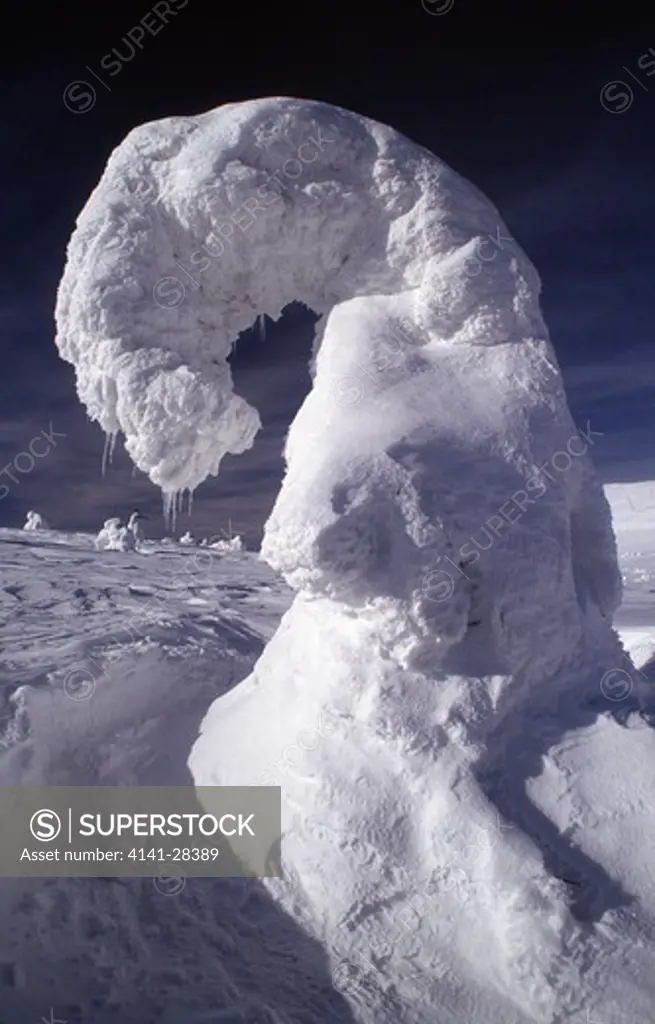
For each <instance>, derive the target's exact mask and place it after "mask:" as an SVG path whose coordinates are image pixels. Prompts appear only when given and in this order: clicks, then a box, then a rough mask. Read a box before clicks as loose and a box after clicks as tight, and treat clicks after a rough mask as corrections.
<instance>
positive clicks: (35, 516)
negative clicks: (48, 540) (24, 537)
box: [23, 511, 48, 530]
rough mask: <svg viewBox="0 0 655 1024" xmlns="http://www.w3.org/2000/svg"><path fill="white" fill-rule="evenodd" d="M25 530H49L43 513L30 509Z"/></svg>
mask: <svg viewBox="0 0 655 1024" xmlns="http://www.w3.org/2000/svg"><path fill="white" fill-rule="evenodd" d="M23 529H24V530H47V529H48V524H47V523H46V521H45V519H44V518H43V516H42V515H40V514H39V513H38V512H33V511H30V512H28V513H27V519H26V520H25V525H24V526H23Z"/></svg>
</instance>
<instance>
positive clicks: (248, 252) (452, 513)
mask: <svg viewBox="0 0 655 1024" xmlns="http://www.w3.org/2000/svg"><path fill="white" fill-rule="evenodd" d="M292 168H293V174H292V173H291V170H292ZM298 168H300V170H299V171H298ZM296 171H298V174H296ZM276 175H277V177H276ZM294 176H295V177H294ZM272 182H277V185H278V188H277V189H276V187H275V185H274V184H272ZM144 195H145V199H144ZM253 199H258V200H259V203H260V208H256V207H255V205H253V202H252V201H251V200H253ZM244 210H245V211H246V212H249V213H250V222H248V221H246V220H245V215H244V212H243V211H244ZM237 222H240V223H241V227H239V225H238V223H237ZM246 223H247V224H248V226H247V227H245V225H246ZM201 268H202V269H201ZM183 274H186V275H187V277H188V278H189V280H186V278H184V279H183V278H182V277H181V275H183ZM189 281H191V283H189ZM294 300H296V301H301V302H303V303H305V304H306V305H307V306H309V307H310V308H311V309H313V310H314V311H316V312H317V313H318V314H319V315H320V319H319V323H318V328H317V333H316V339H315V344H314V351H313V357H312V368H313V387H312V390H311V392H310V394H309V395H308V396H307V398H306V400H305V402H304V404H303V406H302V407H301V409H300V411H299V413H298V415H297V417H296V419H295V420H294V422H293V424H292V426H291V429H290V431H289V435H288V439H287V443H286V448H285V457H286V461H287V473H286V476H285V479H284V482H283V485H282V489H281V491H280V494H279V496H278V499H277V502H276V505H275V508H274V510H273V512H272V515H271V517H270V519H269V521H268V523H267V526H266V531H265V537H264V543H263V547H262V553H263V555H264V557H265V558H266V559H267V560H268V562H269V563H270V564H271V566H273V567H274V568H275V569H277V570H279V571H280V572H281V573H282V574H283V575H284V577H285V578H286V580H287V582H288V583H289V584H290V586H291V587H292V588H293V589H294V590H295V591H296V592H297V596H296V598H295V600H294V602H293V604H292V605H291V607H290V608H289V610H288V611H287V612H286V613H285V615H284V617H283V619H282V622H281V624H280V626H279V629H278V630H277V632H276V634H275V635H274V636H273V638H272V639H271V640H270V642H269V644H268V646H267V647H266V649H265V650H264V652H263V654H262V656H261V657H260V659H259V660H258V662H257V664H256V665H255V667H254V669H253V671H252V674H251V675H250V676H249V678H248V679H247V680H246V681H245V682H243V683H241V685H240V686H238V687H236V688H235V689H233V690H231V691H230V693H228V694H226V695H224V696H221V697H220V698H219V700H217V701H216V702H215V704H214V705H213V706H212V707H211V709H210V711H209V713H208V714H207V716H206V717H205V720H204V722H203V725H202V731H201V735H200V738H199V739H198V740H197V742H196V743H195V745H194V747H193V750H192V753H191V758H190V762H189V764H190V768H191V771H192V773H193V777H194V779H195V781H196V783H197V784H200V785H211V784H233V785H236V784H238V785H248V784H251V785H255V784H261V783H262V782H268V783H269V784H282V786H283V826H284V832H285V840H284V843H285V845H284V860H285V869H286V872H287V877H286V880H285V881H284V882H277V881H271V882H270V883H268V884H269V888H270V891H271V892H272V893H273V894H274V896H275V898H276V900H277V901H278V903H279V905H280V906H282V907H284V908H285V910H286V911H287V912H288V914H289V915H290V916H291V917H292V918H293V919H294V920H296V921H298V922H300V923H301V925H302V927H303V929H304V930H305V931H306V933H307V934H309V935H312V936H313V937H314V938H315V939H316V940H317V941H318V942H319V943H320V944H321V946H322V948H324V949H326V950H328V951H329V955H330V957H331V960H332V963H333V971H334V973H333V983H334V985H335V986H336V987H342V988H344V989H346V990H347V993H346V994H347V998H348V1000H349V1004H350V1006H351V1008H352V1012H353V1014H354V1017H355V1019H357V1020H359V1021H366V1022H368V1021H370V1022H375V1024H384V1022H386V1021H389V1022H391V1021H393V1022H394V1024H399V1022H402V1024H409V1022H414V1021H417V1022H418V1021H422V1022H423V1021H425V1020H431V1019H436V1017H435V1016H434V1014H435V1012H436V1011H435V1008H438V1015H439V1016H438V1019H439V1021H440V1022H441V1024H450V1022H451V1021H452V1022H453V1024H454V1022H455V1021H459V1020H461V1014H462V1012H464V1013H468V1015H469V1019H470V1020H473V1021H475V1022H476V1024H478V1022H480V1024H484V1022H494V1024H495V1022H496V1021H498V1022H500V1021H503V1022H504V1024H508V1022H516V1024H519V1022H528V1021H530V1022H539V1024H542V1022H543V1024H546V1022H549V1024H551V1022H552V1024H556V1022H557V1024H559V1022H560V1021H563V1020H569V1021H575V1022H580V1024H581V1022H582V1021H586V1022H587V1024H589V1022H590V1016H589V1015H590V1013H596V1012H598V1013H600V1014H601V1017H602V1018H603V1020H602V1024H609V1022H613V1021H616V1022H618V1021H623V1020H624V1019H626V1018H625V1017H624V1008H625V1006H626V1005H629V1006H630V1013H631V1014H632V1016H631V1017H630V1018H629V1019H634V1020H641V1019H644V1020H646V1019H647V1017H646V1014H647V1012H649V1011H648V1007H649V1006H650V1005H652V1003H653V1001H654V1000H655V983H654V982H653V981H652V977H654V976H655V975H653V974H652V952H650V951H649V946H648V943H649V941H650V940H651V939H652V936H650V923H649V921H650V919H649V918H648V919H647V920H641V921H640V922H638V923H634V922H632V923H631V924H630V925H628V924H626V923H625V921H623V920H622V919H620V917H619V916H617V915H619V913H620V910H619V909H617V908H622V907H623V906H624V905H625V900H624V902H622V900H623V898H624V896H625V893H624V891H623V889H621V885H618V892H616V891H614V890H612V888H611V886H610V885H609V883H607V880H606V874H607V872H608V871H609V867H602V870H601V868H597V869H593V870H592V869H591V868H590V867H589V864H590V862H591V860H592V859H593V862H594V864H596V865H598V864H600V865H603V864H605V862H607V864H608V865H609V864H612V863H614V860H615V851H614V852H612V849H611V848H610V847H611V843H610V844H609V845H608V842H607V841H604V840H603V838H602V836H601V837H600V839H599V840H598V842H597V843H596V844H595V845H593V847H592V846H589V847H588V848H587V849H585V850H584V857H585V858H586V859H584V858H583V859H582V860H581V859H580V858H578V859H577V860H576V858H575V857H574V856H573V855H572V854H571V853H570V850H568V848H567V846H566V844H563V843H562V842H561V839H558V838H557V837H556V835H555V833H554V831H553V827H552V825H551V826H550V830H549V828H548V827H546V826H545V825H543V821H542V819H543V817H544V816H545V811H544V810H542V809H540V806H539V801H538V800H537V796H536V795H535V796H534V797H532V796H531V794H530V791H529V781H530V780H531V779H533V778H540V777H541V776H542V768H543V765H542V760H543V757H544V756H545V755H546V754H547V752H548V750H549V749H550V747H552V746H553V744H554V743H555V742H556V740H558V739H560V738H562V736H563V735H564V734H565V733H566V731H567V729H568V728H578V727H579V726H580V719H581V718H582V719H584V718H585V716H588V717H589V719H590V720H593V717H594V714H598V713H599V712H598V711H597V710H596V711H594V709H595V708H597V706H598V703H599V702H600V704H601V705H602V703H603V701H605V705H607V704H608V701H610V702H611V697H610V698H608V697H607V693H606V691H607V690H608V688H609V684H608V682H607V680H608V679H613V678H614V677H608V673H611V672H616V671H619V670H621V671H627V672H633V671H634V666H633V665H632V663H631V661H630V660H629V658H628V657H627V655H626V654H625V652H624V651H623V648H622V646H621V643H620V641H619V639H618V637H617V635H616V633H615V632H614V630H613V628H612V617H613V615H614V613H615V611H616V609H617V608H618V606H619V604H620V600H621V579H620V574H619V571H618V566H617V559H616V545H615V541H614V535H613V532H612V527H611V519H610V511H609V506H608V504H607V501H606V499H605V497H604V495H603V492H602V489H601V488H600V485H599V484H598V482H597V480H596V477H595V475H594V472H593V468H592V465H591V461H590V458H589V452H590V451H591V449H592V448H593V444H594V439H593V431H592V429H591V427H590V426H589V425H588V424H587V425H580V426H576V425H575V424H574V423H573V422H572V419H571V416H570V414H569V411H568V408H567V404H566V398H565V394H564V389H563V386H562V382H561V378H560V374H559V369H558V366H557V362H556V359H555V356H554V353H553V349H552V346H551V344H550V341H549V338H548V332H547V329H546V326H545V324H544V322H543V319H542V316H541V312H540V308H539V301H538V300H539V279H538V276H537V273H536V271H535V270H534V268H533V267H532V265H531V263H530V262H529V260H528V259H527V257H526V256H525V254H524V253H523V252H522V250H521V249H520V247H519V246H518V245H517V244H516V242H515V241H514V240H513V239H511V238H510V237H509V235H508V232H507V229H506V228H505V226H504V225H503V223H502V221H501V219H500V218H499V216H498V213H497V211H496V210H495V209H494V208H493V206H492V205H491V204H490V203H489V202H488V201H487V200H486V199H485V198H484V197H483V196H481V195H480V193H479V192H478V191H477V190H476V189H475V188H474V187H473V186H472V185H470V184H469V183H468V182H466V181H464V180H463V179H462V178H461V177H459V176H458V175H456V174H455V173H454V172H453V171H452V170H450V169H449V168H448V167H447V166H446V165H444V164H443V163H442V162H441V161H439V160H438V159H437V158H436V157H434V156H433V155H432V154H430V153H428V152H427V151H426V150H424V149H421V148H420V147H418V146H416V145H414V144H413V143H411V142H410V141H409V140H407V139H405V138H404V137H402V136H400V135H399V134H398V133H396V132H394V131H393V130H392V129H391V128H388V127H385V126H382V125H379V124H376V123H374V122H372V121H370V120H367V119H365V118H362V117H359V116H357V115H355V114H351V113H349V112H347V111H343V110H339V109H336V108H332V107H327V106H325V105H323V104H318V103H314V102H310V101H304V100H302V101H301V100H291V99H271V100H259V101H253V102H251V103H243V104H233V105H228V106H226V107H221V108H219V109H218V110H215V111H210V112H208V113H207V114H203V115H200V116H197V117H192V118H173V119H169V120H165V121H160V122H156V123H153V124H149V125H144V126H141V127H140V128H138V129H136V130H135V131H133V132H132V133H131V134H130V135H129V136H128V137H127V139H126V140H125V142H124V143H123V144H122V145H121V146H119V147H118V149H117V150H116V151H115V152H114V154H112V157H111V159H110V161H109V163H108V166H107V169H106V171H105V173H104V175H103V178H102V180H101V182H100V184H99V185H98V187H97V189H96V190H95V192H94V193H93V194H92V196H91V198H90V200H89V202H88V204H87V206H86V207H85V209H84V211H83V212H82V214H81V215H80V218H79V220H78V226H77V229H76V231H75V234H74V235H73V238H72V239H71V243H70V246H69V252H68V263H67V267H66V271H65V274H64V277H63V280H62V283H61V286H60V291H59V297H58V304H57V323H58V345H59V348H60V351H61V354H62V356H63V357H64V358H65V359H68V360H69V361H70V362H72V363H73V364H74V365H75V368H76V373H77V382H78V391H79V394H80V397H81V399H82V401H83V402H84V403H85V404H86V406H87V409H88V411H89V414H90V415H91V417H92V418H94V419H96V420H98V421H99V422H100V424H101V425H102V426H103V428H104V429H105V430H106V431H107V432H108V433H109V434H112V435H115V434H116V433H117V432H118V431H122V432H123V433H124V434H125V437H126V446H127V449H128V451H129V452H130V454H131V456H132V458H133V459H134V461H135V463H136V464H137V465H138V466H139V467H140V468H141V469H143V470H145V471H146V472H147V473H148V474H149V475H150V477H151V479H152V480H153V481H154V482H156V483H157V484H159V485H160V486H161V487H162V489H163V491H164V493H165V494H166V495H168V497H169V500H170V502H171V503H172V504H174V501H175V496H176V495H177V494H178V493H179V492H181V491H183V490H185V489H187V490H192V489H193V488H195V487H197V486H198V485H199V484H200V483H201V482H202V481H203V480H204V479H206V477H207V476H208V475H211V474H216V473H218V471H219V467H220V463H221V460H222V458H223V457H224V455H225V454H227V453H228V452H229V453H233V454H238V453H239V452H241V451H244V450H246V449H247V448H248V447H249V446H250V445H251V444H252V443H253V442H254V439H255V436H256V433H257V430H258V427H259V415H258V413H257V411H256V410H254V409H252V408H251V407H250V406H249V405H248V404H247V403H246V402H245V401H244V400H243V399H242V398H241V397H239V396H238V395H236V394H235V393H234V389H233V386H232V380H231V374H230V368H229V363H228V356H229V353H230V350H231V347H232V345H233V344H234V342H235V341H236V339H237V337H238V335H239V333H240V332H241V331H243V330H244V329H245V328H248V327H250V326H251V325H252V324H253V323H254V322H255V321H256V319H257V318H258V317H259V316H261V315H268V316H271V317H272V318H278V317H279V316H280V315H281V313H282V311H283V309H284V308H285V307H286V306H287V305H288V304H289V303H290V302H291V301H294ZM624 666H627V668H624ZM603 681H605V688H603ZM636 689H638V690H639V692H640V693H641V692H642V691H643V686H640V687H637V688H636ZM613 692H614V691H613ZM608 728H610V726H608ZM618 728H619V727H618V726H616V725H615V724H612V725H611V729H612V730H615V729H618ZM612 735H617V736H618V735H619V734H618V733H614V732H613V733H612ZM650 735H651V733H650V731H649V732H648V733H647V734H645V735H644V737H643V738H642V739H643V743H644V744H645V745H646V747H648V746H649V744H650V743H651V741H650V740H649V738H648V737H649V736H650ZM617 743H618V744H619V747H621V746H622V744H623V745H624V743H625V738H624V737H623V736H621V737H620V739H617ZM603 745H604V741H603V742H601V746H603ZM619 747H617V750H618V749H619ZM594 756H595V755H594ZM561 771H564V769H561ZM565 774H566V778H567V779H568V778H570V775H569V773H568V772H566V773H565ZM537 785H538V784H537ZM535 792H536V791H535ZM595 797H596V798H598V797H599V798H602V797H603V794H602V793H595ZM542 802H543V801H542ZM544 806H545V805H544ZM606 812H607V813H608V814H609V815H610V816H612V815H613V809H612V808H611V806H607V807H606ZM599 813H601V812H600V811H599ZM481 837H483V838H481ZM581 842H582V840H581ZM571 859H573V860H576V864H577V865H578V866H579V867H580V866H581V865H582V864H583V863H584V864H585V865H586V870H587V875H586V877H585V879H584V881H583V882H581V883H579V884H580V885H582V886H583V887H584V897H581V898H580V899H579V900H577V902H576V900H574V899H572V897H571V891H570V890H571V880H570V879H568V880H567V879H566V877H565V876H564V871H565V870H566V865H567V863H568V862H569V861H570V860H571ZM563 864H564V867H563V866H562V865H563ZM604 872H605V874H604ZM583 874H584V872H583ZM644 877H645V876H643V874H641V875H635V874H632V875H630V876H629V877H628V876H627V875H625V877H624V878H623V881H622V883H621V884H623V885H624V886H626V887H627V886H628V884H632V885H634V886H637V885H642V884H644ZM617 884H618V883H617ZM615 888H616V887H615ZM612 892H614V897H613V898H610V896H609V895H608V894H609V893H612ZM418 902H420V907H419V906H418V905H417V903H418ZM428 905H432V906H433V907H434V906H437V907H438V912H434V913H425V909H424V908H425V907H426V906H428ZM421 908H423V913H421ZM389 914H392V916H393V917H394V920H397V919H398V918H399V916H400V915H404V917H403V918H402V920H406V919H407V918H411V920H412V921H413V922H414V924H415V927H413V928H410V929H406V931H407V935H405V934H404V933H402V942H401V940H400V939H399V938H398V934H396V933H393V934H394V937H393V939H391V938H390V934H391V933H390V929H389V919H388V918H389ZM412 915H415V916H412ZM416 922H418V923H416ZM630 929H632V931H631V930H630ZM399 946H401V947H402V953H401V958H400V960H398V959H395V960H394V967H393V969H390V970H389V971H388V972H385V971H384V970H383V967H384V965H385V964H386V963H388V962H389V960H390V958H391V957H393V955H394V954H398V953H399ZM362 957H365V958H366V960H367V962H368V963H369V964H372V965H373V970H375V971H377V972H378V974H379V975H380V978H378V977H377V976H375V983H373V982H372V981H371V977H372V976H371V974H370V970H369V969H362V966H361V963H362V959H361V958H362ZM426 1014H427V1016H426Z"/></svg>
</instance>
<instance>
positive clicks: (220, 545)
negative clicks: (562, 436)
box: [209, 537, 243, 555]
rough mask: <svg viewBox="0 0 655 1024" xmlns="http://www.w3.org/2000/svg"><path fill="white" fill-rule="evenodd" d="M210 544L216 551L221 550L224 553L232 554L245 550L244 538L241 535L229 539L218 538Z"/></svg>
mask: <svg viewBox="0 0 655 1024" xmlns="http://www.w3.org/2000/svg"><path fill="white" fill-rule="evenodd" d="M209 546H210V548H213V550H214V551H220V553H221V554H222V555H231V554H236V553H237V552H238V551H243V540H242V539H241V537H230V538H229V540H216V541H214V543H213V544H210V545H209Z"/></svg>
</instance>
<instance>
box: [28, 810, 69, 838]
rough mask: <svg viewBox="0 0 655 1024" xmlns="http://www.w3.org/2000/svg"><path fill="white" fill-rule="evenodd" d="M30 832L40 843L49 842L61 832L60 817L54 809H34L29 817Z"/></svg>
mask: <svg viewBox="0 0 655 1024" xmlns="http://www.w3.org/2000/svg"><path fill="white" fill-rule="evenodd" d="M30 832H31V833H32V835H33V836H34V838H35V839H38V840H39V842H40V843H49V842H50V841H51V840H52V839H56V838H57V836H58V835H59V833H60V832H61V819H60V817H59V815H58V814H55V812H54V811H49V810H47V809H43V810H41V811H36V812H35V813H34V814H33V815H32V817H31V818H30Z"/></svg>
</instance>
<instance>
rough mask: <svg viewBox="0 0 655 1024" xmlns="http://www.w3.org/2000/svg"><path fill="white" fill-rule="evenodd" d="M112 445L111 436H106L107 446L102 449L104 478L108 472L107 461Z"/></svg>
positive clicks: (102, 472)
mask: <svg viewBox="0 0 655 1024" xmlns="http://www.w3.org/2000/svg"><path fill="white" fill-rule="evenodd" d="M110 445H111V434H105V444H104V447H103V449H102V469H101V475H102V477H103V478H104V476H105V473H106V472H107V459H108V458H109V446H110Z"/></svg>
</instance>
